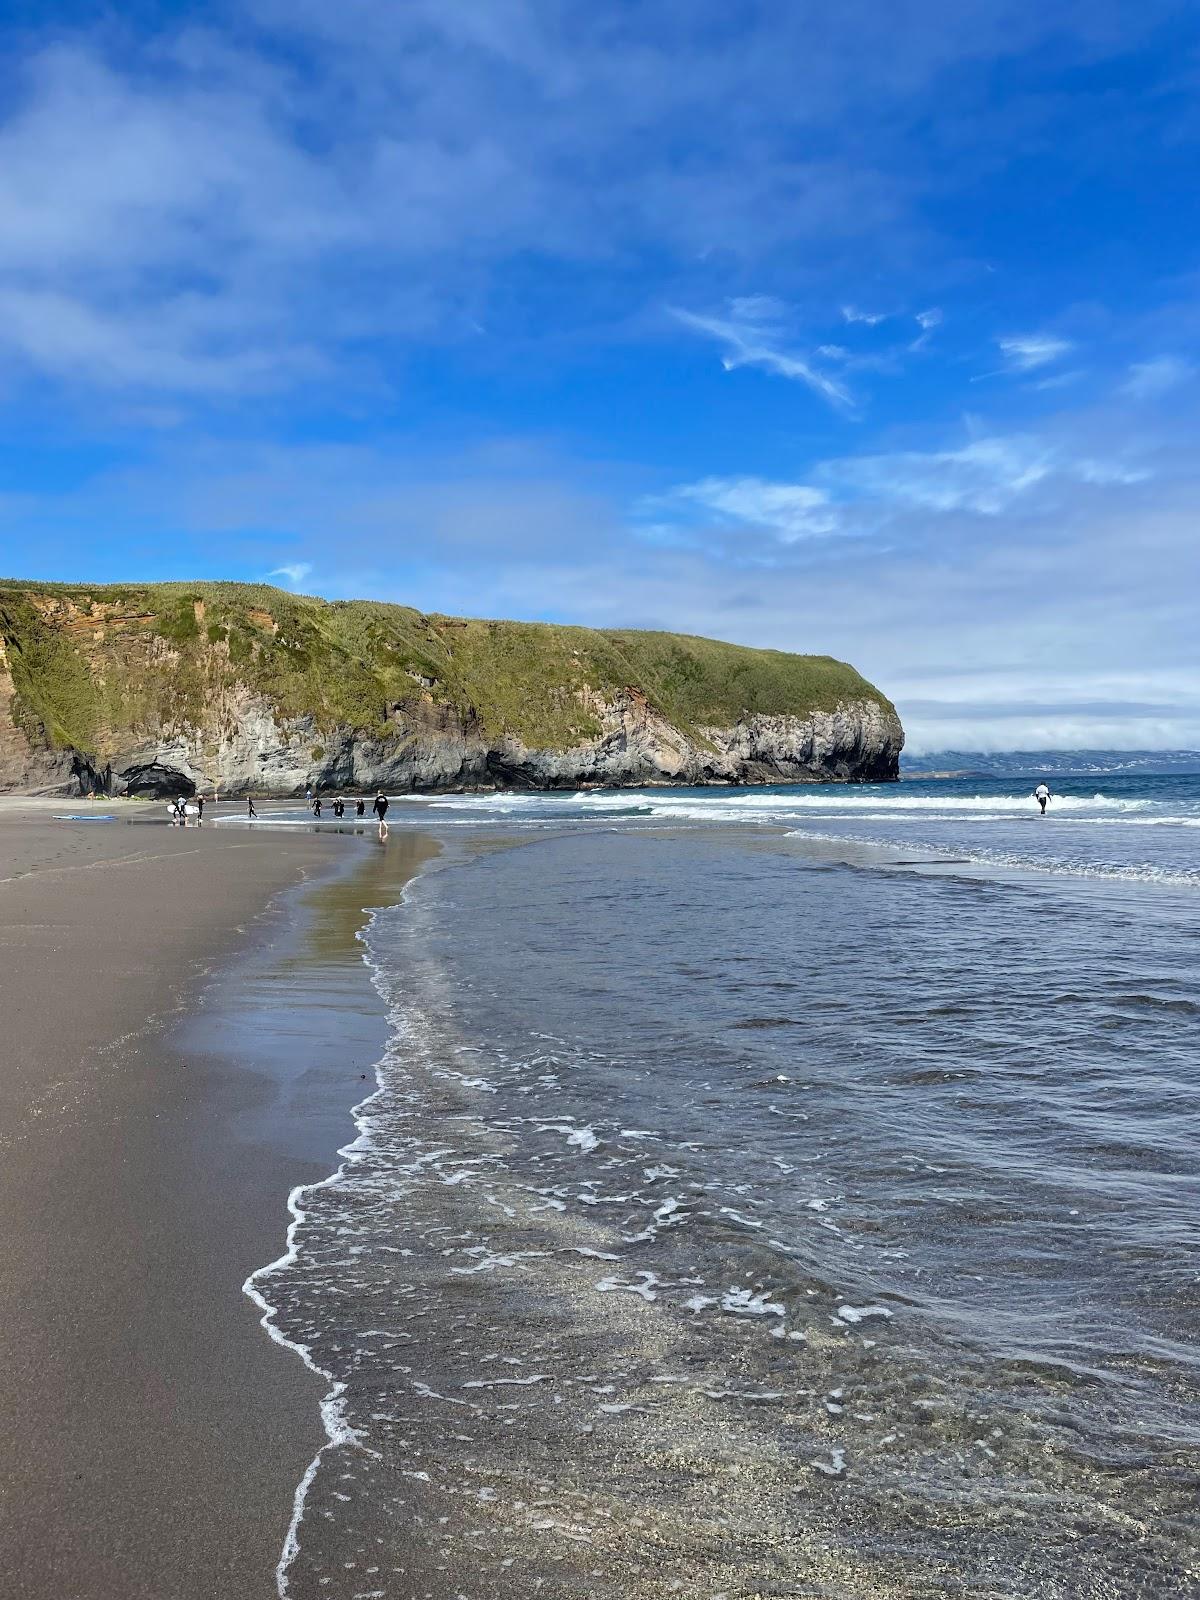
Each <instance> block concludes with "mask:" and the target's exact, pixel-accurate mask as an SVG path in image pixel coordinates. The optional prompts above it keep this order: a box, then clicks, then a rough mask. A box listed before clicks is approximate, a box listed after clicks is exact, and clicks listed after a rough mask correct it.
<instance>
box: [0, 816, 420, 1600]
mask: <svg viewBox="0 0 1200 1600" xmlns="http://www.w3.org/2000/svg"><path fill="white" fill-rule="evenodd" d="M239 809H240V808H239ZM89 812H91V813H94V814H97V815H110V814H111V815H115V817H116V818H117V820H116V821H115V822H106V823H100V822H76V821H62V820H57V819H58V818H60V817H62V816H64V815H67V814H75V815H86V814H88V813H89ZM421 853H422V846H421V844H420V842H417V841H414V839H413V838H412V836H408V837H402V838H398V837H397V836H396V833H395V832H393V837H392V840H391V842H390V843H389V846H388V848H387V849H386V850H381V849H380V846H379V843H378V841H377V839H376V838H375V837H374V836H373V835H372V834H369V833H368V834H366V835H363V836H361V837H358V838H353V837H345V836H341V835H337V834H331V833H324V834H318V833H316V832H310V831H305V830H300V829H291V830H288V831H284V830H270V829H266V828H264V829H263V830H261V831H260V832H258V833H257V834H255V833H251V832H249V831H248V830H246V829H242V828H228V829H222V828H220V827H217V826H213V825H212V819H211V815H210V819H209V821H208V822H207V823H206V825H205V826H204V827H203V828H189V829H186V830H179V829H173V828H170V827H168V826H166V825H165V824H164V823H163V822H162V821H161V820H160V808H158V807H148V806H145V805H142V806H138V805H122V804H121V803H119V802H118V803H115V804H114V803H111V802H110V803H106V804H104V805H103V806H101V805H99V804H92V803H89V802H83V803H80V802H77V801H76V802H63V801H55V802H31V801H7V802H0V890H2V893H0V938H2V939H3V948H4V958H3V964H2V967H0V985H2V994H3V1013H2V1014H3V1018H4V1030H3V1039H4V1049H3V1060H2V1065H0V1130H2V1131H0V1155H2V1159H0V1215H2V1216H3V1219H4V1224H3V1225H4V1250H3V1254H2V1255H0V1426H2V1428H3V1433H4V1437H5V1440H6V1447H5V1450H4V1453H3V1458H2V1464H0V1552H2V1554H0V1570H2V1572H3V1579H4V1589H5V1592H6V1594H9V1595H12V1596H14V1597H16V1596H19V1597H21V1600H43V1597H45V1600H49V1597H51V1596H54V1597H55V1600H61V1597H63V1596H68V1595H71V1596H79V1597H87V1600H106V1597H109V1596H112V1597H114V1600H116V1597H118V1596H120V1597H122V1600H131V1597H135V1596H145V1597H147V1600H149V1597H151V1596H152V1597H154V1600H174V1597H179V1600H201V1597H204V1600H213V1597H215V1596H223V1595H230V1596H233V1595H236V1596H238V1597H239V1600H241V1597H246V1600H250V1597H253V1596H258V1595H263V1596H266V1595H269V1594H272V1593H274V1567H275V1562H276V1560H277V1558H278V1553H279V1548H280V1544H281V1541H282V1538H283V1535H284V1532H285V1530H286V1527H287V1522H288V1518H289V1516H290V1512H291V1499H292V1494H293V1490H294V1487H295V1484H296V1482H297V1481H298V1479H299V1477H300V1476H301V1474H302V1473H303V1471H304V1468H305V1466H306V1464H307V1462H308V1461H309V1460H310V1458H311V1456H312V1454H313V1452H314V1450H315V1449H316V1447H317V1445H318V1444H319V1442H320V1439H321V1437H322V1435H321V1426H320V1419H319V1415H318V1410H317V1401H318V1399H319V1396H320V1393H321V1386H320V1385H319V1384H318V1383H317V1382H316V1380H315V1379H312V1378H311V1377H310V1375H309V1374H308V1373H306V1371H305V1369H304V1368H303V1366H302V1365H301V1364H300V1362H298V1361H296V1360H295V1359H294V1358H292V1357H290V1356H289V1355H288V1354H287V1353H286V1352H284V1351H282V1350H280V1349H279V1348H278V1347H277V1346H275V1345H273V1344H272V1343H271V1342H270V1341H269V1340H268V1339H267V1338H266V1337H265V1335H264V1334H263V1332H262V1330H261V1329H260V1327H259V1326H258V1322H257V1313H256V1311H255V1308H254V1307H253V1306H252V1305H251V1303H250V1302H249V1301H248V1300H247V1299H246V1298H245V1297H244V1295H243V1294H242V1292H241V1285H242V1282H243V1280H244V1279H245V1277H246V1275H247V1274H248V1273H249V1272H250V1271H251V1270H253V1269H254V1268H255V1267H258V1266H261V1265H262V1264H263V1263H264V1262H266V1261H269V1260H271V1259H272V1258H273V1256H275V1255H277V1254H278V1253H279V1250H280V1249H281V1248H282V1242H283V1233H284V1227H285V1223H286V1212H285V1201H286V1196H287V1194H288V1192H289V1190H290V1189H291V1187H292V1186H293V1185H294V1184H296V1183H298V1182H304V1181H309V1180H311V1179H313V1178H316V1177H320V1176H321V1175H322V1174H323V1173H324V1172H326V1171H328V1170H329V1168H330V1166H331V1165H332V1164H333V1159H334V1153H335V1151H336V1148H337V1144H338V1143H339V1142H340V1141H341V1140H343V1139H344V1138H345V1137H347V1135H348V1133H349V1132H351V1131H352V1129H351V1125H350V1122H349V1116H348V1111H349V1107H350V1106H351V1104H352V1103H353V1102H354V1101H355V1100H356V1099H358V1098H360V1097H361V1094H362V1090H363V1082H362V1079H363V1075H364V1074H366V1073H368V1072H369V1070H370V1065H371V1062H372V1061H373V1059H374V1054H373V1052H374V1051H375V1050H376V1049H377V1045H378V1036H379V1029H380V1028H381V1024H379V1023H377V1022H376V1023H374V1024H373V1023H372V1020H371V1019H372V999H373V996H372V993H371V991H370V988H369V985H368V984H367V983H366V981H365V976H364V974H363V971H362V968H361V963H360V962H359V958H358V953H357V949H356V946H355V944H354V937H353V936H354V932H355V929H356V927H357V925H359V924H360V923H361V921H362V916H363V913H362V909H361V908H362V907H363V905H364V904H368V903H373V902H375V903H386V902H387V901H388V900H390V899H393V898H395V896H396V895H397V894H398V893H399V888H400V886H401V885H402V883H403V881H404V879H405V877H406V875H407V873H408V872H409V871H410V870H411V867H412V865H413V863H414V861H415V860H417V859H419V857H420V855H421ZM425 853H426V854H427V853H428V847H427V846H426V847H425ZM268 907H269V908H270V909H268ZM298 930H301V931H302V932H303V938H301V931H298ZM281 939H288V940H290V944H289V948H288V954H287V962H288V964H289V968H290V970H292V971H293V972H294V973H295V974H296V981H297V982H303V983H304V985H305V987H306V989H307V990H309V991H310V992H311V991H312V989H313V987H314V986H316V987H317V988H318V989H319V988H320V986H321V984H322V983H324V984H325V985H327V986H328V985H332V986H333V987H334V988H336V987H337V986H338V985H342V986H346V985H349V986H352V987H353V989H354V997H353V1002H352V1004H349V1005H347V1006H346V1008H345V1009H346V1010H348V1011H353V1012H354V1013H355V1015H356V1016H358V1017H359V1018H360V1021H359V1023H358V1025H357V1026H356V1027H352V1028H349V1029H341V1030H339V1033H338V1041H337V1043H336V1046H335V1044H334V1042H333V1035H332V1033H331V1035H330V1037H329V1038H328V1039H327V1040H326V1042H325V1047H324V1048H323V1049H316V1050H312V1049H310V1050H308V1051H307V1053H306V1054H305V1056H304V1058H303V1068H304V1070H303V1074H302V1076H301V1077H300V1078H299V1079H297V1077H296V1073H295V1071H294V1070H293V1071H292V1073H291V1076H290V1077H288V1074H287V1073H286V1072H283V1071H281V1072H273V1068H272V1061H273V1060H274V1061H275V1062H277V1063H280V1062H281V1063H282V1064H283V1066H284V1067H286V1066H287V1064H288V1056H289V1052H288V1049H287V1043H286V1026H285V1025H284V1022H283V1019H284V1017H285V1016H286V1011H287V1006H286V993H281V992H280V990H279V986H278V983H276V985H275V990H274V1009H273V1010H272V1009H271V1007H270V1005H267V1009H266V1010H264V1008H263V1007H264V1004H265V1001H264V996H263V995H262V994H261V993H260V994H258V995H257V996H254V995H247V994H244V993H243V994H240V995H233V996H232V998H231V994H232V991H231V990H230V989H229V987H228V983H229V981H230V980H229V979H228V978H227V974H228V973H229V972H230V971H231V967H230V962H229V958H231V957H234V956H237V958H238V962H237V968H236V970H237V971H238V972H239V973H240V972H241V971H242V970H243V969H245V970H247V971H249V970H251V969H252V967H253V965H254V962H255V961H256V960H257V961H258V969H259V971H260V973H261V972H262V971H263V970H265V969H264V967H263V962H264V960H265V959H266V957H267V956H268V955H269V952H270V950H271V949H272V948H274V947H275V946H277V945H278V943H279V941H280V940H281ZM223 984H224V987H223ZM285 987H286V985H285ZM238 1005H242V1006H243V1007H244V1008H245V1007H246V1006H247V1005H248V1006H249V1009H248V1010H247V1011H246V1016H247V1017H257V1018H259V1019H260V1021H261V1023H262V1026H261V1027H260V1029H259V1036H258V1038H257V1040H256V1050H257V1056H256V1053H255V1050H254V1049H248V1050H246V1051H241V1050H239V1048H238V1042H237V1040H236V1039H231V1038H230V1037H229V1035H228V1028H229V1026H230V1025H231V1023H232V1022H234V1021H236V1018H234V1017H233V1015H232V1013H231V1012H230V1009H229V1008H230V1007H231V1006H232V1007H233V1008H234V1010H236V1008H237V1006H238ZM223 1007H224V1010H222V1008H223ZM192 1012H195V1015H194V1016H192V1015H190V1013H192ZM206 1017H207V1019H208V1020H207V1023H206ZM272 1019H274V1021H273V1022H272ZM248 1025H249V1024H248V1023H247V1026H248ZM271 1038H274V1041H275V1045H274V1048H275V1056H274V1058H273V1057H272V1054H271V1048H270V1039H271ZM281 1041H282V1045H281ZM291 1056H292V1063H293V1067H294V1064H295V1061H296V1060H297V1059H298V1057H297V1053H296V1052H295V1051H292V1053H291Z"/></svg>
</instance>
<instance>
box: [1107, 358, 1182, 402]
mask: <svg viewBox="0 0 1200 1600" xmlns="http://www.w3.org/2000/svg"><path fill="white" fill-rule="evenodd" d="M1195 370H1196V369H1195V368H1194V367H1193V366H1192V365H1191V364H1190V363H1189V362H1187V361H1184V360H1182V359H1181V358H1180V357H1179V356H1155V358H1154V359H1153V360H1152V361H1135V362H1134V363H1133V365H1132V366H1131V367H1130V369H1129V375H1128V377H1127V378H1126V380H1125V382H1124V384H1123V385H1122V388H1123V390H1124V393H1125V394H1127V395H1129V396H1130V398H1131V399H1133V400H1156V399H1157V398H1158V396H1159V395H1161V394H1166V393H1167V392H1168V390H1170V389H1177V388H1178V387H1179V385H1180V384H1181V383H1186V382H1187V380H1188V379H1189V378H1190V377H1191V376H1192V375H1193V373H1194V372H1195Z"/></svg>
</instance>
